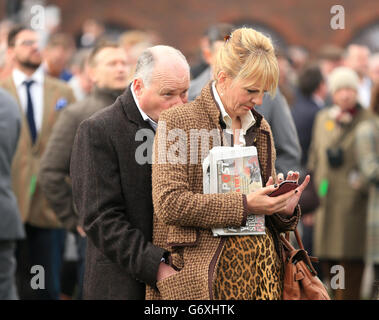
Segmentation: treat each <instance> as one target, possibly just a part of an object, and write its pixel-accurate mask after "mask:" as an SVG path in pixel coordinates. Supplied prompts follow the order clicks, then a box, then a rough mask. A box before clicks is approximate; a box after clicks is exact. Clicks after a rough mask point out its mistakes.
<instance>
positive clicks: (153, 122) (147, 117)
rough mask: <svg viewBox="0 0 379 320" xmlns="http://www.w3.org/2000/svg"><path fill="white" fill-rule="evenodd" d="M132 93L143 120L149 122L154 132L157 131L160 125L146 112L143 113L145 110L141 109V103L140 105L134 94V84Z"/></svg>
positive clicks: (131, 89)
mask: <svg viewBox="0 0 379 320" xmlns="http://www.w3.org/2000/svg"><path fill="white" fill-rule="evenodd" d="M130 91H132V95H133V99H134V102H135V103H136V105H137V108H138V110H139V112H140V114H141V116H142V119H143V121H146V122H148V123H149V124H150V125H151V126H152V127H153V129H154V131H157V127H158V123H156V122H155V121H154V120H153V119H151V118H150V117H149V116H148V115H147V114H146V113H145V112H143V110H142V109H141V107H140V105H139V103H138V99H137V97H136V94H135V93H134V89H133V83H132V85H131V86H130Z"/></svg>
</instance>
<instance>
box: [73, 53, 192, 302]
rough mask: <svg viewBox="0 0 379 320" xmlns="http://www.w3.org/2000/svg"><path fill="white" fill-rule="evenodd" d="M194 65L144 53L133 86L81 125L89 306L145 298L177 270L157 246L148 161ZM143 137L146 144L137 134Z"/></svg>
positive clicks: (78, 172) (80, 200)
mask: <svg viewBox="0 0 379 320" xmlns="http://www.w3.org/2000/svg"><path fill="white" fill-rule="evenodd" d="M189 79H190V75H189V66H188V63H187V61H186V59H185V57H184V56H183V55H182V54H181V53H180V52H179V51H178V50H176V49H174V48H172V47H168V46H155V47H152V48H149V49H147V50H145V51H144V52H143V53H142V55H141V57H140V58H139V61H138V63H137V68H136V72H135V76H134V79H133V81H132V83H131V84H130V85H129V87H128V88H127V89H126V91H125V92H124V93H123V94H122V95H121V96H119V97H118V98H117V100H116V102H115V103H114V104H113V105H111V106H110V107H108V108H106V109H103V110H101V111H99V112H97V113H96V114H94V115H93V116H92V117H90V118H89V119H87V120H85V121H83V122H82V123H81V125H80V127H79V129H78V131H77V134H76V138H75V143H74V147H73V150H72V156H71V180H72V187H73V195H74V203H75V206H76V208H77V210H78V213H79V217H80V220H81V225H82V226H83V228H84V231H85V233H86V234H87V238H88V243H87V245H88V247H87V255H86V270H85V277H84V298H85V299H144V297H145V284H149V285H150V286H155V285H156V281H157V278H162V277H167V276H169V275H171V274H174V273H175V271H174V269H172V268H171V267H170V266H169V265H168V264H167V262H168V259H170V257H169V256H168V253H167V252H165V250H164V249H162V248H159V247H156V246H154V245H153V244H152V242H151V240H152V225H153V204H152V195H151V164H150V163H149V162H148V161H146V162H145V163H141V162H140V161H138V159H137V158H138V157H137V155H138V150H139V149H140V148H141V145H142V144H144V145H148V146H149V147H148V149H147V150H148V151H147V153H148V154H147V157H148V158H150V159H151V151H152V144H153V139H154V132H155V129H156V126H157V122H158V118H159V114H160V113H161V111H163V110H165V109H167V108H170V107H173V106H175V105H180V104H183V103H186V102H187V95H188V94H187V91H188V87H189ZM141 130H142V131H143V132H145V133H146V132H150V133H151V134H147V135H146V134H145V135H144V137H143V139H140V138H139V133H140V132H141Z"/></svg>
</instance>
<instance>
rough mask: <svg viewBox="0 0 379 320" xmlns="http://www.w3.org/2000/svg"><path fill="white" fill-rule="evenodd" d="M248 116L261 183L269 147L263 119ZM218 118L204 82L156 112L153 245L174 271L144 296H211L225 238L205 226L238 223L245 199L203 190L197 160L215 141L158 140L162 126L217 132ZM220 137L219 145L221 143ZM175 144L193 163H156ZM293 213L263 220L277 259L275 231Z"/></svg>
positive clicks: (271, 154)
mask: <svg viewBox="0 0 379 320" xmlns="http://www.w3.org/2000/svg"><path fill="white" fill-rule="evenodd" d="M253 114H254V117H255V119H256V124H255V125H254V126H252V127H251V128H250V129H249V130H248V131H247V134H246V136H245V138H246V144H247V146H249V145H253V144H254V145H256V147H257V149H258V157H259V162H260V166H261V171H262V176H263V181H264V182H266V181H267V180H268V178H269V176H270V175H271V176H275V166H274V164H275V158H276V156H275V148H274V143H273V138H272V134H271V130H270V127H269V125H268V123H267V122H266V121H265V120H264V119H263V118H262V116H260V115H259V114H258V113H257V112H255V111H253ZM219 119H220V111H219V108H218V107H217V105H216V102H215V100H214V97H213V94H212V91H211V89H210V84H209V85H207V86H206V87H205V88H204V89H203V91H202V93H201V95H200V96H199V97H198V98H197V99H196V100H195V101H193V102H192V103H189V104H186V105H182V106H179V107H174V108H171V109H169V110H167V111H164V112H162V114H161V116H160V124H159V126H158V132H157V135H156V140H155V147H154V155H155V156H154V159H155V163H153V169H152V184H153V189H152V191H153V204H154V231H153V243H154V244H155V245H157V246H160V247H163V248H165V249H166V250H168V251H170V252H171V259H170V263H171V265H172V266H173V267H174V268H176V269H178V270H180V271H179V272H178V273H177V274H175V275H173V276H170V277H168V278H166V279H164V280H162V281H158V282H157V288H153V287H147V292H146V298H147V299H196V300H197V299H199V300H203V299H205V300H207V299H212V298H213V292H212V288H213V279H214V275H215V274H216V271H217V262H218V259H219V255H220V253H221V250H222V248H223V244H224V240H225V239H223V238H215V237H213V236H212V233H211V230H210V229H211V228H212V227H216V226H240V225H241V224H242V223H243V221H244V220H245V219H246V211H245V204H244V201H246V200H244V199H245V196H243V195H242V194H237V193H235V194H227V195H226V194H223V195H219V194H209V195H204V194H203V182H202V181H203V174H202V165H201V164H202V159H203V158H204V157H205V156H206V155H207V153H208V152H209V150H210V149H211V148H212V147H213V146H216V145H220V143H217V140H216V139H215V140H214V141H212V140H211V142H210V145H209V147H208V146H204V144H201V143H200V141H199V143H198V147H197V150H195V149H194V148H193V149H190V144H189V143H186V142H185V141H180V140H178V141H177V140H175V141H174V143H172V142H170V139H167V141H166V140H165V143H164V144H162V141H163V140H160V138H161V137H162V136H163V135H164V129H165V130H166V134H167V133H168V132H169V130H171V129H174V128H179V129H180V130H183V131H184V132H185V133H186V134H187V137H188V140H189V137H190V130H191V129H192V130H193V129H198V130H201V129H205V130H212V129H218V130H219V131H218V132H221V127H220V122H219ZM192 132H193V131H192ZM224 138H225V137H222V143H223V145H227V142H226V139H224ZM201 147H203V149H202V150H201ZM175 148H177V149H178V150H185V151H186V160H187V163H190V159H191V154H192V159H194V152H196V151H197V163H196V164H189V165H186V164H172V163H171V164H164V163H159V162H158V160H160V159H158V158H159V157H162V154H164V152H165V151H167V154H169V153H170V151H172V150H174V149H175ZM171 153H172V152H171ZM202 154H203V157H202ZM299 216H300V209H299V207H298V208H297V209H296V211H295V213H294V215H293V216H291V217H283V216H281V215H279V214H275V215H273V216H271V217H267V218H266V225H267V227H268V228H270V230H271V231H272V234H273V237H274V242H275V248H276V250H277V252H278V254H279V257H282V254H281V244H280V241H279V233H280V232H283V231H287V230H293V229H294V228H295V227H296V225H297V222H298V220H299ZM157 289H158V290H157Z"/></svg>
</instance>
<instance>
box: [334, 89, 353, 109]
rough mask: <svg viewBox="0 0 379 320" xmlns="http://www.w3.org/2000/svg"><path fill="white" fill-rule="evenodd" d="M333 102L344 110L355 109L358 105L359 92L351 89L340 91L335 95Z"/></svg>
mask: <svg viewBox="0 0 379 320" xmlns="http://www.w3.org/2000/svg"><path fill="white" fill-rule="evenodd" d="M333 101H334V103H335V104H336V105H338V106H339V107H340V108H341V109H342V110H349V109H353V108H354V106H355V105H356V103H357V91H356V90H354V89H351V88H341V89H338V90H337V91H336V92H335V93H334V94H333Z"/></svg>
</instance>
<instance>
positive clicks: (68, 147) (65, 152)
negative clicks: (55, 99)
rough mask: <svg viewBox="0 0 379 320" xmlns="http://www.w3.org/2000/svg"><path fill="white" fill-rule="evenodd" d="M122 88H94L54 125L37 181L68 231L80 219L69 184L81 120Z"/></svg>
mask: <svg viewBox="0 0 379 320" xmlns="http://www.w3.org/2000/svg"><path fill="white" fill-rule="evenodd" d="M120 94H122V91H120V90H108V89H98V88H95V89H94V91H93V92H92V93H91V94H90V95H89V96H88V97H87V98H85V99H84V100H82V101H78V102H76V103H74V104H72V105H70V106H68V107H67V108H65V109H64V110H63V111H62V112H61V115H60V117H59V119H58V121H57V123H56V124H55V126H54V129H53V132H52V134H51V137H50V139H49V142H48V144H47V147H46V150H45V153H44V155H43V157H42V160H41V166H40V170H39V175H38V181H39V185H40V187H41V189H42V190H43V192H44V193H45V196H46V199H47V200H48V201H49V204H50V206H51V208H52V209H53V210H54V212H55V213H56V215H57V217H58V218H59V220H60V221H61V223H62V224H63V226H64V227H65V228H66V229H68V230H76V227H77V225H78V223H79V221H78V220H79V218H78V214H77V212H76V210H75V209H74V205H73V199H72V187H71V183H70V179H69V178H70V158H71V151H72V145H73V144H74V139H75V134H76V131H77V129H78V127H79V125H80V123H81V122H82V121H83V120H85V119H87V118H89V117H90V116H91V115H93V114H94V113H96V112H97V111H99V110H101V109H103V108H105V107H107V106H110V105H111V104H113V102H114V101H115V100H116V98H117V97H118V96H119V95H120Z"/></svg>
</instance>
